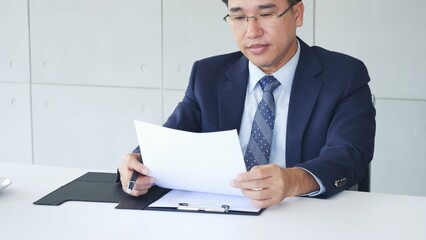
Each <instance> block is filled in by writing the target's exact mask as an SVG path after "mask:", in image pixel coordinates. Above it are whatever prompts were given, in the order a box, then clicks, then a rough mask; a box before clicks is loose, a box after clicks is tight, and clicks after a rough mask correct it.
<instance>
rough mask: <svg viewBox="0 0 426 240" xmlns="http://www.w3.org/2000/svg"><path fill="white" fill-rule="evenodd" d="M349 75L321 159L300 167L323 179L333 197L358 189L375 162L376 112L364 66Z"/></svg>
mask: <svg viewBox="0 0 426 240" xmlns="http://www.w3.org/2000/svg"><path fill="white" fill-rule="evenodd" d="M355 63H356V64H353V65H352V66H353V67H351V68H349V69H350V70H349V71H348V72H347V74H346V75H347V77H346V78H347V81H346V84H345V87H344V88H343V90H342V91H341V96H339V98H338V101H337V104H336V105H335V106H333V114H332V118H331V121H330V124H329V128H328V129H327V135H326V141H325V144H324V146H323V147H322V148H321V150H320V153H319V156H318V157H316V158H314V159H311V160H309V161H306V162H304V163H301V164H298V166H299V167H303V168H305V169H307V170H309V171H310V172H311V173H312V174H314V175H315V176H317V177H318V178H319V179H321V181H322V183H323V184H324V186H325V188H326V192H325V193H324V194H323V196H322V197H329V196H331V195H333V194H335V193H338V192H340V191H342V190H345V189H348V188H350V187H351V186H353V185H356V184H357V183H358V182H359V181H360V180H361V179H362V177H363V176H364V174H366V173H367V168H368V165H369V163H370V161H371V160H372V158H373V151H374V137H375V131H376V123H375V115H376V111H375V108H374V106H373V103H372V100H371V91H370V88H369V86H368V81H369V76H368V72H367V69H366V68H365V66H364V64H363V63H362V62H360V61H356V62H355Z"/></svg>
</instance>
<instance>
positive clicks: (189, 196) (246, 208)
mask: <svg viewBox="0 0 426 240" xmlns="http://www.w3.org/2000/svg"><path fill="white" fill-rule="evenodd" d="M225 205H226V207H227V209H228V210H230V211H241V212H259V211H260V209H261V208H258V207H256V206H255V205H253V204H252V203H251V202H250V199H248V198H247V197H240V196H230V195H221V194H211V193H199V192H189V191H181V190H172V191H170V192H168V193H167V194H166V195H164V196H163V197H162V198H160V199H159V200H157V201H156V202H154V203H152V204H151V205H149V206H150V207H171V208H178V209H179V208H180V207H184V210H186V209H193V210H197V209H200V210H207V211H209V210H210V211H218V210H221V209H223V208H224V206H225Z"/></svg>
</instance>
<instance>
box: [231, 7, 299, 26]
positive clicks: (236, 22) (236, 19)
mask: <svg viewBox="0 0 426 240" xmlns="http://www.w3.org/2000/svg"><path fill="white" fill-rule="evenodd" d="M298 2H299V1H297V2H295V3H292V4H290V6H289V7H288V8H287V9H286V10H284V12H282V13H280V14H278V13H276V12H265V13H259V14H256V15H254V16H245V15H238V14H236V15H230V14H227V15H226V16H225V17H223V21H225V22H229V23H230V24H231V25H233V26H234V27H244V26H245V25H246V24H247V23H248V21H249V19H250V18H253V19H254V20H256V21H257V22H258V23H259V24H261V25H263V26H273V25H275V24H276V23H277V22H278V18H280V17H282V16H283V15H284V14H286V13H287V12H288V11H289V10H290V9H291V8H292V7H293V6H294V5H295V4H296V3H298ZM228 19H229V20H228Z"/></svg>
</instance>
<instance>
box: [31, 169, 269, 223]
mask: <svg viewBox="0 0 426 240" xmlns="http://www.w3.org/2000/svg"><path fill="white" fill-rule="evenodd" d="M116 178H117V174H116V173H102V172H88V173H86V174H84V175H82V176H81V177H78V178H77V179H75V180H73V181H71V182H69V183H67V184H66V185H64V186H62V187H60V188H58V189H56V190H55V191H53V192H51V193H49V194H47V195H46V196H44V197H42V198H41V199H39V200H37V201H36V202H34V204H35V205H52V206H59V205H61V204H62V203H64V202H66V201H86V202H110V203H118V205H117V206H116V207H115V208H117V209H137V210H157V211H179V212H202V213H222V214H238V215H260V214H261V213H262V212H263V210H264V209H260V210H259V211H258V212H245V211H233V210H229V209H228V206H227V205H226V204H224V205H222V209H221V210H223V211H215V210H209V209H203V208H199V209H197V208H186V207H185V206H182V207H149V205H150V204H152V203H153V202H155V201H157V200H158V199H160V198H162V197H163V196H164V195H165V194H167V193H168V192H170V191H171V190H170V189H166V188H161V187H158V186H153V187H152V188H151V189H150V190H149V191H148V193H146V194H145V195H142V196H140V197H133V196H130V195H128V194H126V193H125V192H123V190H122V188H121V183H118V182H117V181H116Z"/></svg>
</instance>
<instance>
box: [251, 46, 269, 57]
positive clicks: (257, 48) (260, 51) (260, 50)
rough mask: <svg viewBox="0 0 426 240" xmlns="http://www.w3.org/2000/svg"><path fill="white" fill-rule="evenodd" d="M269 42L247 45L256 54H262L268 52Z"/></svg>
mask: <svg viewBox="0 0 426 240" xmlns="http://www.w3.org/2000/svg"><path fill="white" fill-rule="evenodd" d="M268 47H269V44H252V45H249V46H248V47H247V49H248V50H249V51H250V52H251V53H252V54H254V55H260V54H263V53H264V52H266V50H267V49H268Z"/></svg>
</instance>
